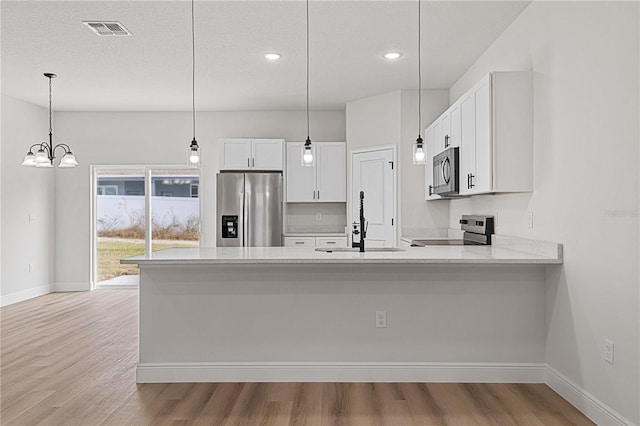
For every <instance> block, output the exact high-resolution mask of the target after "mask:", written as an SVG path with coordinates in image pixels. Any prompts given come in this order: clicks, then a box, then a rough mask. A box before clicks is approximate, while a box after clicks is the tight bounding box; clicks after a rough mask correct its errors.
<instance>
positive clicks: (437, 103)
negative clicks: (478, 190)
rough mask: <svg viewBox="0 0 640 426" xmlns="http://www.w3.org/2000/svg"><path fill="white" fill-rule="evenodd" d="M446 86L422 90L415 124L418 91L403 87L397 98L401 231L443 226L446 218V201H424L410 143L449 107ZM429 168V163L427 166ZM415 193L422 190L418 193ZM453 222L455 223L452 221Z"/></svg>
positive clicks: (421, 178)
mask: <svg viewBox="0 0 640 426" xmlns="http://www.w3.org/2000/svg"><path fill="white" fill-rule="evenodd" d="M448 100H449V91H448V90H423V91H422V122H421V123H420V126H419V127H418V91H417V90H403V91H402V99H401V111H402V114H401V117H400V132H401V138H400V140H401V143H400V152H399V154H398V156H399V158H400V170H399V172H400V199H401V200H402V203H401V206H402V209H401V212H400V220H401V222H400V223H401V226H402V228H401V229H402V230H403V233H404V234H414V233H416V232H417V230H419V229H424V228H445V227H447V223H448V220H449V203H448V202H446V201H444V202H430V203H427V202H426V201H425V196H424V194H425V187H424V177H425V176H424V173H425V166H416V165H414V164H413V144H415V143H416V139H417V138H418V129H420V134H421V135H422V139H425V134H424V130H425V129H426V128H427V126H428V125H429V124H431V123H432V122H433V121H434V120H435V119H436V118H438V117H439V116H440V114H442V113H443V112H444V111H445V110H446V109H447V108H448V107H449V102H448ZM427 167H428V169H429V171H431V167H430V166H427ZM419 194H422V196H420V195H419ZM456 226H457V225H456Z"/></svg>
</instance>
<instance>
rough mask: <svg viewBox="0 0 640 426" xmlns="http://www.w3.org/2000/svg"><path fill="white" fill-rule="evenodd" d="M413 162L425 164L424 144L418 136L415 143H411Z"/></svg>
mask: <svg viewBox="0 0 640 426" xmlns="http://www.w3.org/2000/svg"><path fill="white" fill-rule="evenodd" d="M413 164H416V165H420V164H426V155H425V153H424V144H423V143H422V138H421V137H418V139H416V143H415V144H414V145H413Z"/></svg>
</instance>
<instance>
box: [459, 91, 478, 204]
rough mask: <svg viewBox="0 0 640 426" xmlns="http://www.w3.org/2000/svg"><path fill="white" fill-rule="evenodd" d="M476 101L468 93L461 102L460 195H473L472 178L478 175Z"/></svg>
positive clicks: (473, 95)
mask: <svg viewBox="0 0 640 426" xmlns="http://www.w3.org/2000/svg"><path fill="white" fill-rule="evenodd" d="M475 164H476V99H475V93H473V92H471V93H467V94H465V95H464V96H463V97H462V98H461V100H460V172H459V175H458V176H459V177H458V178H459V179H460V194H461V195H465V194H471V193H472V187H471V183H470V182H471V176H472V175H475V174H476V169H475Z"/></svg>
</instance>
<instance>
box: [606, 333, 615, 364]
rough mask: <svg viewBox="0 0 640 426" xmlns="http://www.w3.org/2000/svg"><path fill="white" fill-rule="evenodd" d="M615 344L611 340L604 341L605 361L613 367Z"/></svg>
mask: <svg viewBox="0 0 640 426" xmlns="http://www.w3.org/2000/svg"><path fill="white" fill-rule="evenodd" d="M613 359H614V358H613V342H612V341H611V340H609V339H604V360H605V361H606V362H608V363H609V364H611V365H613Z"/></svg>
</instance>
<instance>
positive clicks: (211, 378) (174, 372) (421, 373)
mask: <svg viewBox="0 0 640 426" xmlns="http://www.w3.org/2000/svg"><path fill="white" fill-rule="evenodd" d="M544 378H545V366H544V364H494V363H392V362H389V363H333V362H311V363H297V362H295V363H278V362H264V363H242V362H229V363H225V362H219V363H139V364H138V366H137V369H136V382H138V383H179V382H458V383H479V382H482V383H544Z"/></svg>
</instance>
